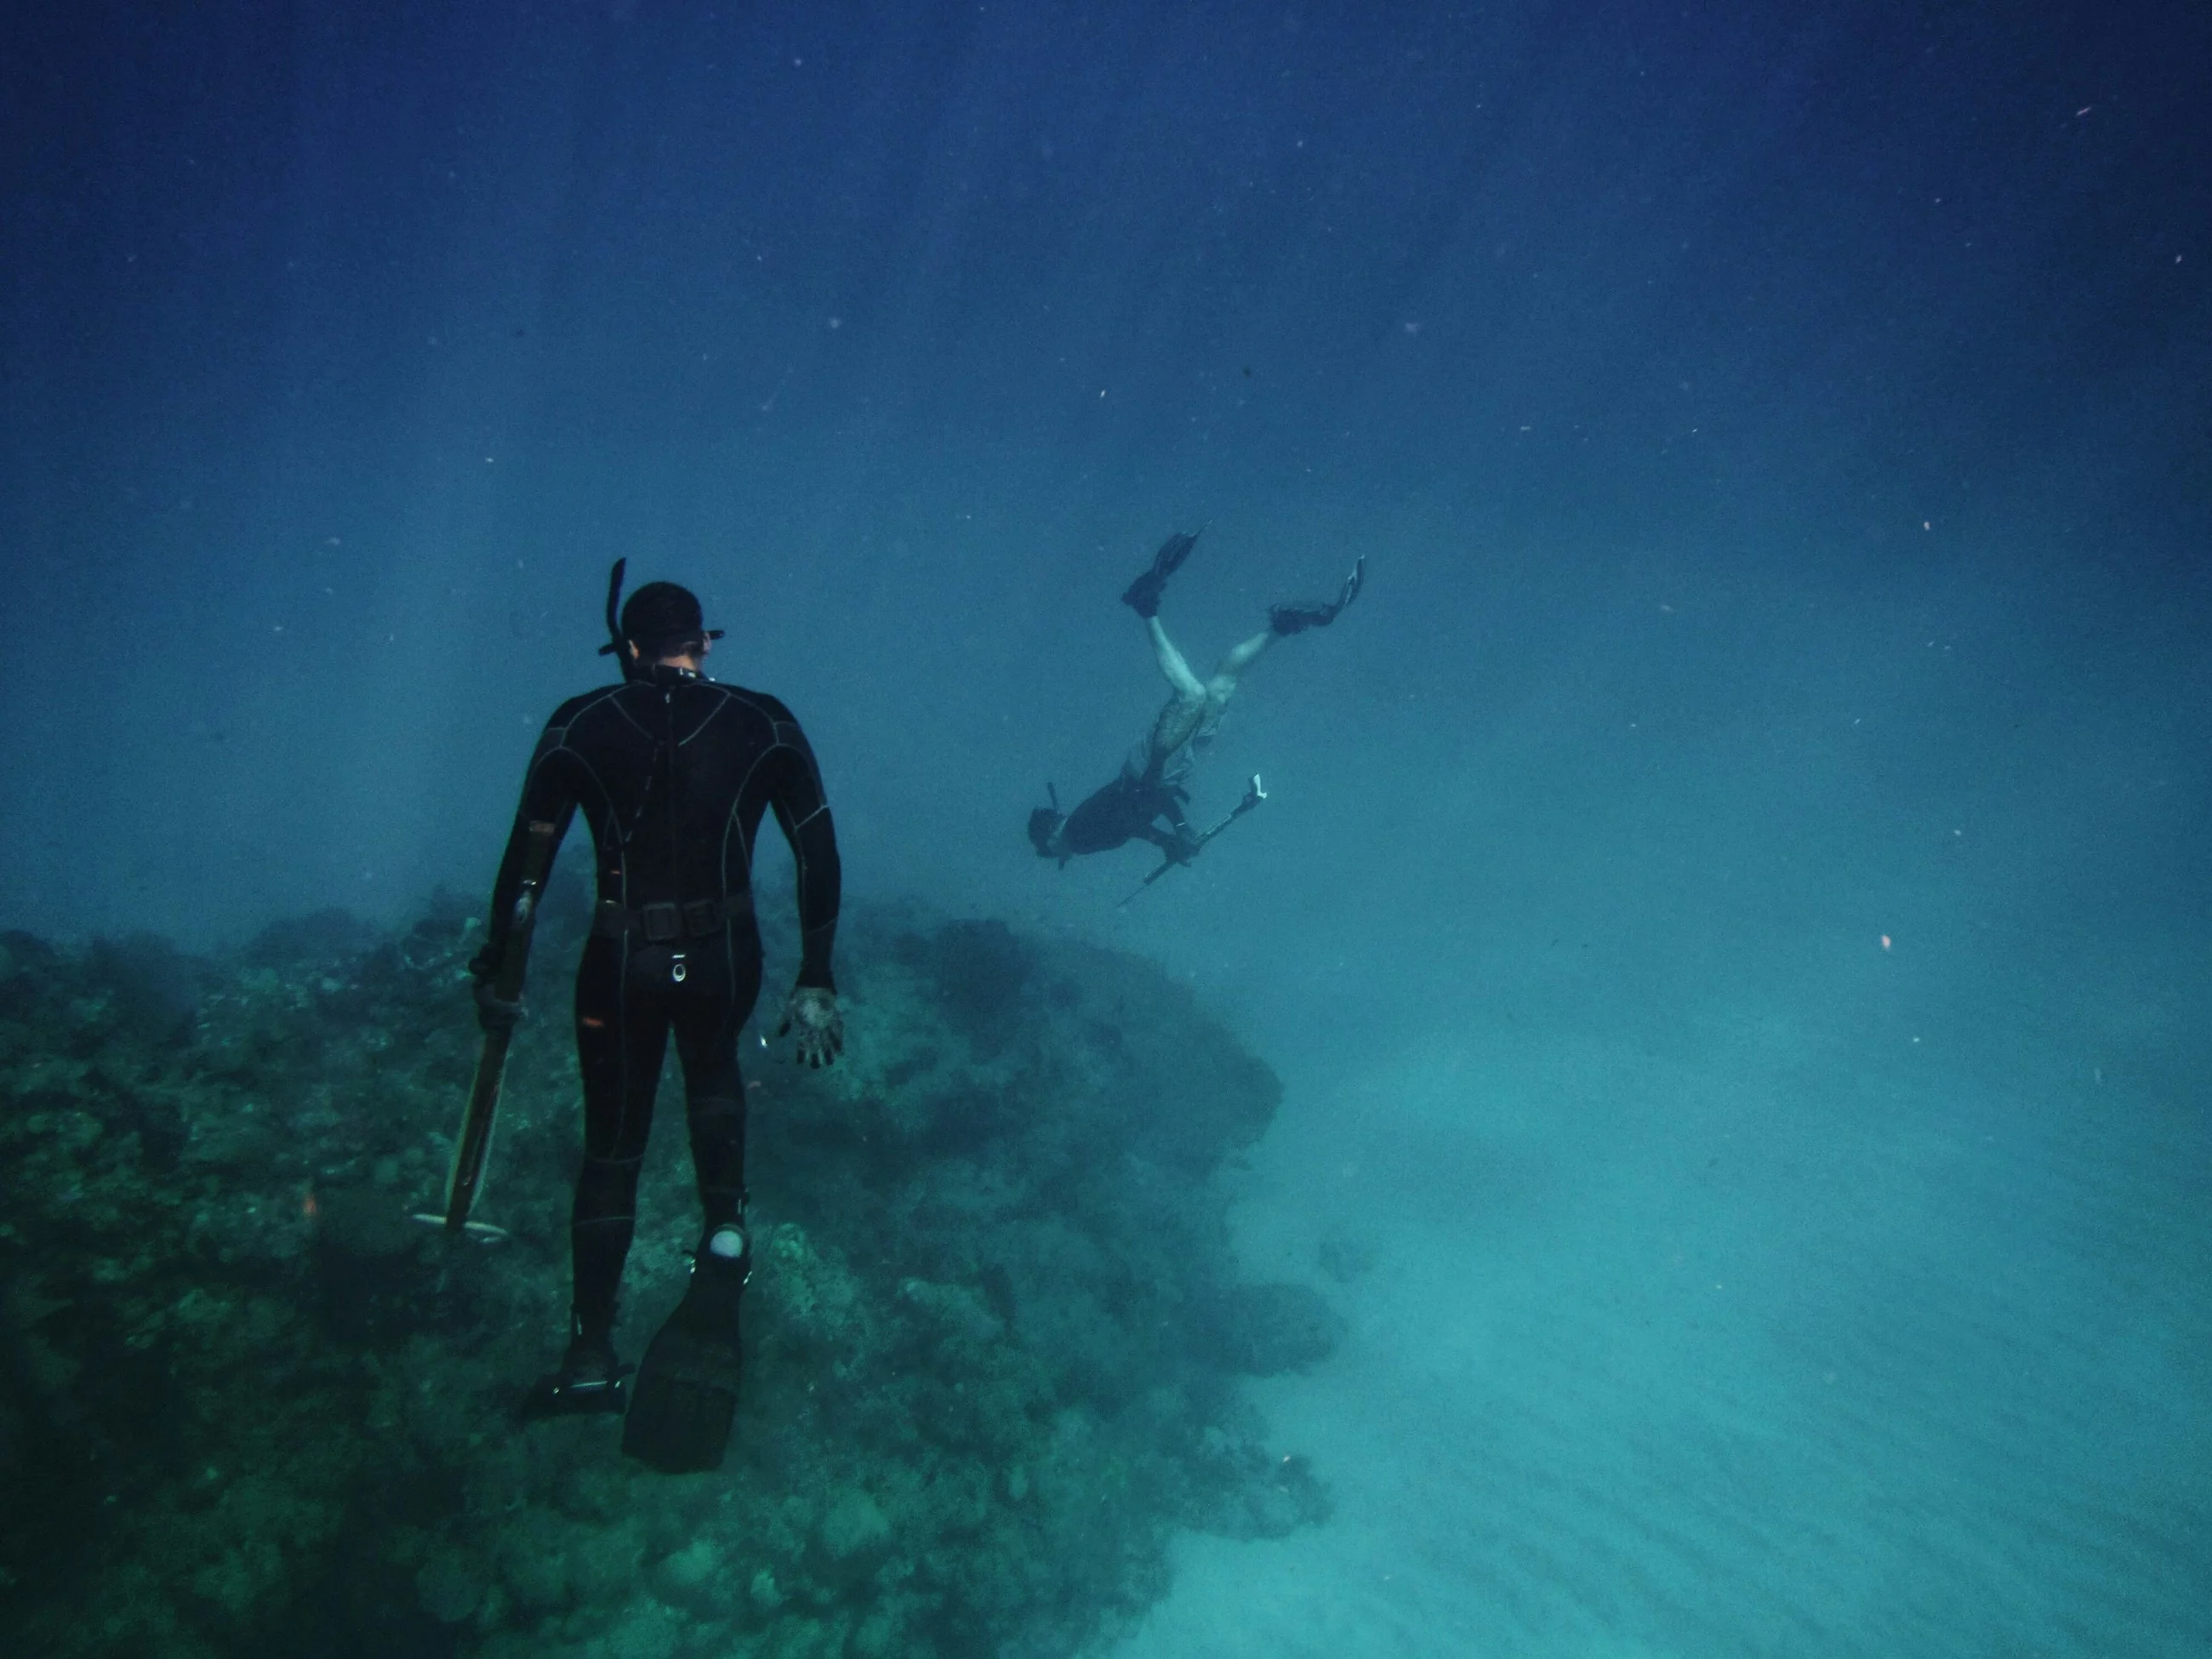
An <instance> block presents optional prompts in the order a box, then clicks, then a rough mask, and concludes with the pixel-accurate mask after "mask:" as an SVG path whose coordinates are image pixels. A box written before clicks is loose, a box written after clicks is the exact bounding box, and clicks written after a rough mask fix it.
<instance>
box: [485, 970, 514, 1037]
mask: <svg viewBox="0 0 2212 1659" xmlns="http://www.w3.org/2000/svg"><path fill="white" fill-rule="evenodd" d="M475 994H476V1000H477V1024H478V1025H479V1026H481V1027H482V1028H483V1034H484V1035H485V1036H499V1035H500V1034H501V1033H502V1032H506V1031H512V1030H513V1029H514V1023H515V1021H517V1020H519V1019H520V1018H522V1004H521V1003H520V1002H519V1001H517V1002H509V1001H508V1000H507V999H506V998H505V997H503V996H501V995H500V994H499V987H498V986H497V985H496V984H495V983H494V982H493V981H490V980H488V979H480V980H478V981H477V982H476V987H475Z"/></svg>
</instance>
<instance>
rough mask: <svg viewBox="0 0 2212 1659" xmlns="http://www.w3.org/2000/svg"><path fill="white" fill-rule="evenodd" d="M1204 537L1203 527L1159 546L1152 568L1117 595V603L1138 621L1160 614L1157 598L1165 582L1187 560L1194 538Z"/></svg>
mask: <svg viewBox="0 0 2212 1659" xmlns="http://www.w3.org/2000/svg"><path fill="white" fill-rule="evenodd" d="M1205 533H1206V531H1205V528H1204V526H1200V528H1199V529H1196V530H1194V531H1192V532H1189V533H1188V535H1186V534H1185V533H1184V532H1182V531H1180V530H1178V531H1177V532H1176V533H1175V534H1174V535H1172V536H1170V537H1169V538H1167V540H1165V541H1164V542H1162V543H1161V544H1160V550H1159V551H1158V552H1157V553H1155V554H1153V555H1152V568H1151V569H1150V570H1147V571H1146V572H1145V574H1143V575H1141V576H1139V577H1138V578H1137V580H1134V581H1133V582H1131V583H1130V584H1129V591H1128V592H1126V593H1124V594H1122V595H1121V603H1122V604H1124V605H1127V606H1128V607H1129V609H1130V610H1132V611H1135V612H1136V613H1137V614H1138V615H1139V616H1140V617H1157V616H1158V615H1159V614H1160V595H1161V593H1162V592H1164V591H1165V590H1166V587H1167V585H1168V578H1169V577H1170V576H1172V575H1174V574H1175V573H1176V571H1177V570H1178V569H1180V568H1182V562H1183V561H1184V560H1185V559H1187V558H1188V557H1189V556H1190V550H1191V549H1192V548H1194V547H1196V546H1197V545H1198V538H1200V536H1202V535H1204V534H1205Z"/></svg>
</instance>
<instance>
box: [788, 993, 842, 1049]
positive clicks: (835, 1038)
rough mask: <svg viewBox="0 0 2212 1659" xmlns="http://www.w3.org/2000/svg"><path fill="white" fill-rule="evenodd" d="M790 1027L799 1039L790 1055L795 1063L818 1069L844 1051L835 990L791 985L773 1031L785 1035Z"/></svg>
mask: <svg viewBox="0 0 2212 1659" xmlns="http://www.w3.org/2000/svg"><path fill="white" fill-rule="evenodd" d="M794 1029H795V1030H797V1031H798V1033H799V1043H798V1047H797V1048H795V1049H794V1050H793V1054H792V1056H791V1057H792V1059H793V1060H794V1061H796V1062H797V1063H798V1064H799V1065H801V1066H813V1067H815V1068H816V1069H817V1070H819V1069H820V1068H821V1067H823V1066H828V1065H829V1064H831V1063H832V1062H834V1061H835V1060H836V1058H837V1056H838V1055H840V1054H843V1053H844V1052H845V1016H844V1015H843V1014H842V1013H841V1012H838V1008H837V994H836V992H835V991H825V990H823V988H822V987H820V986H818V985H800V986H796V987H793V990H792V993H791V995H790V996H789V997H788V998H787V999H786V1000H785V1002H784V1005H783V1024H781V1025H779V1026H777V1027H776V1028H775V1034H776V1035H777V1036H789V1035H790V1034H791V1032H792V1031H793V1030H794Z"/></svg>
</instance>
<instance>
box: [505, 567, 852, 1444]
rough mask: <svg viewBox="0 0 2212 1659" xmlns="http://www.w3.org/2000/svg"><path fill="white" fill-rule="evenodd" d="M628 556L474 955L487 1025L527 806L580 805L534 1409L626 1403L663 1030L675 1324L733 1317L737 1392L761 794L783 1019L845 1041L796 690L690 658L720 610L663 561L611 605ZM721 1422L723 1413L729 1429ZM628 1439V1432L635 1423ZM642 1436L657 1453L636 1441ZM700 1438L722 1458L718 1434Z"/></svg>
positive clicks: (830, 1044)
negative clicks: (559, 1337)
mask: <svg viewBox="0 0 2212 1659" xmlns="http://www.w3.org/2000/svg"><path fill="white" fill-rule="evenodd" d="M621 570H622V567H621V566H620V565H617V567H616V569H615V576H614V582H613V585H612V586H611V590H610V592H609V595H608V601H607V610H608V617H609V622H610V624H611V631H613V632H614V634H615V639H614V641H613V642H612V643H611V644H610V645H607V646H604V647H601V654H603V655H605V654H608V653H613V652H617V651H619V653H621V662H622V667H623V684H620V685H614V686H607V687H605V688H603V689H601V690H596V691H589V692H586V693H585V694H584V695H583V696H580V697H573V698H571V699H569V701H568V702H565V703H563V704H562V705H561V707H560V708H558V709H556V711H555V712H554V714H553V717H552V719H551V720H548V721H547V722H546V726H545V731H544V735H543V736H542V737H541V738H539V739H538V750H537V753H536V754H535V755H533V756H532V758H531V762H530V769H529V772H528V774H527V775H526V778H525V780H524V782H523V787H522V804H521V807H520V811H518V812H517V813H516V815H515V824H514V831H513V836H511V837H510V838H509V840H508V842H507V854H506V857H505V858H504V860H502V861H501V866H500V872H499V878H498V881H497V883H496V884H495V887H494V889H493V893H492V903H491V933H490V937H489V939H488V940H487V941H486V943H485V945H484V948H483V951H481V952H480V953H479V954H478V955H477V958H476V959H475V961H474V962H473V963H471V970H472V971H473V972H474V974H475V975H476V978H477V1008H478V1012H479V1016H480V1018H482V1020H483V1023H484V1025H485V1028H486V1029H487V1030H489V1029H492V1028H493V1027H494V1026H495V1025H498V1024H501V1023H502V1022H504V1023H507V1024H511V1023H512V1022H513V1020H514V1018H516V1015H517V1013H518V1012H519V1007H518V1005H517V1004H515V1003H513V1002H507V1001H502V1000H501V999H500V998H499V997H498V995H497V994H496V991H495V987H494V984H493V975H494V972H495V967H496V964H497V963H498V962H499V960H500V956H501V950H502V948H503V946H504V944H505V934H506V928H507V921H506V919H507V917H509V916H510V915H512V914H513V909H514V899H515V896H516V893H517V890H518V889H519V887H520V883H521V881H522V873H521V872H522V866H523V858H524V848H525V845H526V840H527V838H528V836H529V831H530V826H531V825H532V823H538V824H540V825H545V824H550V825H552V826H553V830H552V835H553V838H554V842H555V844H556V845H557V843H558V841H559V838H560V836H562V834H564V833H565V832H566V831H567V829H568V823H569V820H570V818H571V817H572V816H573V815H574V813H575V812H576V811H578V810H579V809H580V810H581V811H582V812H583V814H584V817H585V821H586V823H588V824H589V825H590V826H591V831H592V844H593V847H594V848H595V849H596V862H597V867H598V872H599V905H598V908H597V910H596V912H595V913H594V915H593V920H592V933H591V938H590V940H589V942H588V943H587V944H586V946H585V949H584V955H583V960H582V963H581V964H580V966H579V968H578V969H577V974H576V997H575V1018H576V1048H577V1054H578V1057H579V1059H580V1061H581V1071H582V1077H583V1089H584V1162H583V1169H582V1171H581V1173H580V1176H578V1179H577V1182H576V1197H575V1205H574V1211H573V1212H572V1217H571V1221H570V1232H569V1238H570V1247H571V1253H572V1258H573V1264H574V1301H573V1306H572V1323H571V1329H570V1338H571V1340H570V1342H569V1344H568V1352H567V1355H566V1357H565V1358H563V1360H562V1364H561V1369H560V1370H559V1371H558V1372H557V1373H556V1375H555V1376H551V1377H550V1378H548V1379H546V1380H545V1382H544V1383H541V1384H540V1385H539V1389H538V1394H537V1395H536V1397H535V1400H534V1404H535V1405H536V1406H537V1407H538V1408H539V1409H541V1410H556V1411H577V1410H608V1411H616V1410H620V1409H622V1408H623V1395H624V1394H625V1392H626V1391H625V1390H624V1389H623V1386H622V1383H623V1374H624V1373H623V1368H622V1367H621V1366H619V1365H618V1364H617V1361H616V1358H615V1352H614V1346H613V1341H612V1333H613V1329H614V1323H615V1301H616V1293H617V1289H618V1287H619V1285H620V1284H621V1280H622V1272H623V1261H624V1259H625V1258H626V1257H627V1255H629V1246H630V1238H631V1234H632V1232H633V1231H634V1229H635V1220H636V1212H637V1184H638V1170H639V1166H640V1163H641V1159H642V1158H644V1155H645V1146H646V1134H647V1128H648V1127H649V1126H650V1124H651V1122H652V1118H653V1095H654V1092H655V1089H656V1085H657V1084H658V1082H659V1076H660V1065H661V1058H662V1055H663V1054H664V1053H665V1048H666V1045H667V1040H668V1036H669V1033H670V1032H671V1030H672V1031H673V1032H674V1033H675V1036H676V1052H677V1055H678V1059H679V1060H681V1061H682V1064H683V1067H684V1097H685V1109H686V1116H687V1119H688V1121H689V1126H690V1139H691V1158H692V1164H693V1167H694V1170H695V1171H696V1175H697V1177H698V1182H699V1199H700V1203H701V1205H702V1207H703V1209H704V1210H705V1212H706V1228H705V1233H704V1236H703V1239H702V1243H701V1246H700V1249H699V1252H698V1256H697V1265H696V1267H695V1269H694V1272H693V1278H692V1281H691V1286H690V1291H689V1292H687V1295H686V1298H685V1304H686V1307H688V1308H690V1310H691V1312H692V1314H693V1315H694V1316H695V1317H693V1318H692V1320H691V1321H690V1326H689V1327H687V1328H686V1329H687V1331H688V1332H689V1336H690V1338H693V1339H696V1338H699V1337H701V1335H702V1332H703V1334H704V1337H705V1339H706V1340H707V1346H708V1348H709V1349H713V1348H714V1345H715V1344H716V1343H717V1342H719V1341H722V1340H724V1339H725V1337H726V1347H727V1350H728V1352H727V1354H726V1356H718V1355H715V1354H712V1353H710V1354H709V1356H708V1357H709V1358H710V1359H714V1360H715V1361H716V1363H717V1364H719V1363H720V1359H721V1358H726V1361H727V1364H726V1365H724V1366H722V1370H723V1372H724V1373H726V1375H725V1376H722V1377H721V1378H720V1379H719V1380H717V1379H715V1378H710V1379H709V1382H710V1383H712V1386H713V1387H714V1388H717V1389H719V1388H720V1387H721V1386H722V1383H723V1382H724V1381H726V1383H727V1388H726V1393H727V1395H728V1397H729V1399H730V1400H731V1401H734V1398H735V1386H736V1383H735V1374H734V1373H735V1360H736V1338H737V1298H738V1291H741V1290H742V1289H743V1288H744V1280H745V1276H746V1273H747V1272H748V1271H749V1269H750V1261H751V1250H750V1243H749V1242H748V1240H747V1237H746V1233H745V1178H744V1176H745V1146H744V1133H745V1091H744V1084H743V1082H742V1081H741V1080H740V1079H739V1078H738V1052H737V1045H738V1032H739V1030H740V1029H741V1028H742V1027H743V1026H744V1023H745V1020H746V1018H747V1017H748V1016H749V1015H750V1013H751V1012H752V1008H753V1003H754V1000H755V999H756V998H757V995H758V994H759V990H760V975H761V941H760V933H759V931H758V928H757V926H756V924H755V921H754V916H753V896H752V879H751V864H752V853H753V846H754V842H755V841H756V839H757V836H758V833H759V830H760V825H761V820H762V818H763V816H764V815H766V814H768V813H769V812H773V813H774V814H775V819H776V823H777V825H778V827H779V828H780V829H781V830H782V831H783V834H784V837H785V839H786V840H787V841H788V842H790V843H791V849H792V853H793V858H794V859H795V860H796V862H797V865H798V876H799V882H798V886H799V926H800V929H801V933H800V937H801V940H802V958H801V963H800V966H799V975H798V983H797V985H796V987H794V988H793V991H792V993H791V994H790V997H789V999H788V1000H787V1003H786V1005H785V1007H784V1013H783V1026H782V1030H783V1031H789V1030H793V1029H794V1028H795V1029H796V1030H797V1031H798V1034H799V1036H798V1058H799V1059H800V1060H803V1061H805V1062H806V1063H808V1064H810V1065H813V1066H823V1065H827V1064H829V1062H830V1061H831V1060H834V1059H835V1058H836V1055H837V1054H838V1053H839V1052H840V1051H841V1049H842V1045H843V1030H842V1018H841V1016H840V1014H839V1012H838V1008H837V997H836V984H835V981H833V980H832V978H831V975H830V971H829V957H830V949H831V946H832V944H833V943H834V941H835V939H836V927H837V902H838V887H839V869H838V860H837V842H836V835H835V834H834V832H833V830H832V829H831V824H830V817H829V805H828V803H827V802H826V801H825V800H824V799H823V790H822V780H821V776H820V775H819V773H818V772H817V770H816V768H815V763H814V756H813V753H812V751H811V750H810V749H809V748H808V746H807V742H806V738H805V735H804V734H803V733H802V732H800V731H799V724H798V722H797V721H796V720H793V718H792V714H791V711H790V710H789V709H787V708H785V707H784V706H783V704H781V702H777V701H776V700H775V698H774V697H771V696H767V695H765V694H764V693H762V692H758V691H747V690H741V689H740V688H738V687H737V686H734V685H724V684H717V683H716V682H714V681H713V680H710V679H708V678H705V677H704V676H703V675H702V673H701V672H700V664H701V661H702V659H703V658H704V657H705V656H706V654H707V651H708V641H711V640H714V639H718V638H720V629H713V630H709V629H706V628H704V627H702V617H701V615H700V611H699V602H698V600H697V599H696V598H694V597H693V596H692V595H691V594H690V592H687V591H686V590H685V589H684V588H681V587H678V586H675V585H674V584H672V583H669V582H653V583H649V584H648V585H647V586H643V587H641V588H639V589H638V590H637V592H635V593H634V594H632V595H631V596H630V599H629V604H628V605H624V606H623V609H622V615H621V621H620V623H619V625H618V626H614V625H613V624H614V607H615V601H616V598H617V595H618V594H619V592H620V583H621ZM542 833H543V832H542V831H541V834H542ZM779 1035H781V1032H779ZM695 1304H696V1305H695ZM683 1316H684V1309H679V1310H678V1316H677V1317H676V1318H671V1321H670V1324H669V1326H668V1327H666V1328H664V1330H663V1333H662V1335H661V1336H660V1337H657V1338H656V1339H655V1346H654V1348H653V1350H649V1351H648V1353H647V1361H646V1372H645V1374H641V1376H640V1377H639V1378H638V1379H637V1384H636V1389H635V1394H636V1396H637V1399H636V1403H635V1405H634V1406H633V1407H632V1419H633V1421H632V1424H631V1425H630V1426H631V1428H632V1429H633V1430H636V1429H638V1428H639V1424H638V1421H637V1418H638V1412H639V1410H640V1409H641V1408H642V1407H644V1405H645V1403H646V1401H645V1392H646V1388H647V1383H648V1380H649V1377H650V1374H651V1373H652V1371H653V1366H654V1364H655V1358H654V1356H655V1354H656V1353H657V1352H659V1350H660V1347H661V1345H662V1344H663V1342H664V1341H665V1340H669V1338H670V1333H671V1330H673V1329H675V1328H676V1327H677V1326H678V1320H679V1319H680V1318H682V1317H683ZM678 1346H681V1345H678ZM690 1346H692V1347H693V1348H697V1347H698V1346H699V1343H698V1342H697V1341H696V1340H693V1341H692V1342H691V1344H690ZM694 1357H695V1358H696V1355H695V1356H694ZM692 1369H693V1370H697V1367H696V1366H694V1367H693V1368H692ZM709 1369H713V1368H712V1367H711V1366H710V1367H709ZM680 1370H681V1368H678V1371H679V1372H680ZM671 1374H678V1373H671ZM696 1380H697V1379H696V1377H694V1378H692V1379H691V1381H692V1382H696ZM687 1398H688V1396H687ZM709 1415H710V1416H711V1415H712V1413H711V1412H710V1413H709ZM726 1431H727V1425H726V1414H725V1416H724V1421H723V1427H722V1432H723V1435H724V1436H725V1437H726ZM708 1434H709V1436H710V1437H711V1425H710V1427H709V1429H708ZM625 1449H631V1448H630V1445H629V1436H627V1435H626V1437H625ZM638 1455H646V1456H647V1460H648V1461H659V1460H658V1459H655V1458H653V1456H651V1455H650V1453H649V1451H648V1452H640V1453H638ZM678 1455H681V1454H680V1453H679V1454H678ZM713 1456H714V1460H715V1461H717V1462H719V1460H720V1443H719V1442H717V1443H715V1444H714V1449H713ZM669 1466H672V1465H668V1464H664V1467H669Z"/></svg>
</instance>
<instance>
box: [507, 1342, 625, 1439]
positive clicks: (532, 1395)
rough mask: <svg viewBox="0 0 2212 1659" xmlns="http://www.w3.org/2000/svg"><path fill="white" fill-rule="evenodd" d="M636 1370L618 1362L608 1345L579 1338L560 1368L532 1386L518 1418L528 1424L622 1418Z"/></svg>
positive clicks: (563, 1359)
mask: <svg viewBox="0 0 2212 1659" xmlns="http://www.w3.org/2000/svg"><path fill="white" fill-rule="evenodd" d="M635 1369H636V1367H635V1366H634V1365H624V1364H620V1363H619V1362H617V1360H616V1358H615V1353H614V1350H613V1348H611V1346H607V1345H605V1343H596V1344H594V1343H586V1341H585V1340H584V1339H583V1338H581V1337H579V1338H578V1339H577V1340H575V1341H574V1342H571V1343H570V1344H569V1345H568V1353H567V1354H566V1355H565V1356H564V1357H563V1358H562V1361H561V1369H560V1370H557V1371H550V1372H548V1373H547V1374H546V1375H545V1376H541V1377H539V1378H538V1381H537V1382H536V1383H532V1385H531V1389H530V1392H529V1393H528V1394H527V1395H525V1396H524V1397H523V1401H522V1405H521V1408H520V1411H519V1412H518V1413H517V1415H519V1416H520V1418H521V1419H522V1420H523V1421H524V1422H526V1423H535V1422H538V1421H540V1420H541V1419H545V1418H548V1417H598V1416H608V1417H619V1416H621V1415H622V1412H623V1407H624V1406H626V1405H628V1404H629V1376H630V1373H631V1372H632V1371H634V1370H635Z"/></svg>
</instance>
